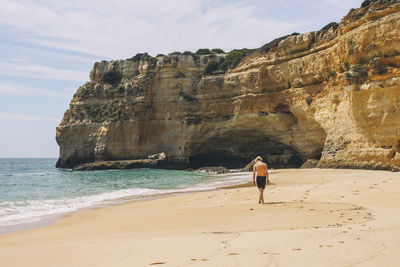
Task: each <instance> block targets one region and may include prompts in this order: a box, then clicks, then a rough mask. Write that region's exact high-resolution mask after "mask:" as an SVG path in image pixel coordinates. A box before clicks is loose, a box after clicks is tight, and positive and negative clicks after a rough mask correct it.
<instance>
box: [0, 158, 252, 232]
mask: <svg viewBox="0 0 400 267" xmlns="http://www.w3.org/2000/svg"><path fill="white" fill-rule="evenodd" d="M56 160H57V159H1V158H0V232H4V231H1V229H2V228H3V229H5V228H7V227H8V228H9V227H10V226H15V225H19V224H27V223H28V224H29V223H32V222H38V221H40V220H42V219H43V218H46V217H48V216H55V215H59V214H65V213H70V212H73V211H77V210H79V209H84V208H91V207H96V206H101V205H107V204H116V203H121V202H124V201H131V200H135V199H143V198H145V197H154V196H160V195H164V194H169V193H180V192H190V191H201V190H212V189H216V188H217V187H220V186H225V185H233V184H239V183H242V182H244V178H243V176H240V175H238V176H231V175H230V176H227V175H215V174H210V173H198V172H189V171H176V170H156V169H132V170H96V171H72V170H67V169H57V168H55V163H56Z"/></svg>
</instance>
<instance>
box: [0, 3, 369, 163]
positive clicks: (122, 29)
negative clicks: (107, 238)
mask: <svg viewBox="0 0 400 267" xmlns="http://www.w3.org/2000/svg"><path fill="white" fill-rule="evenodd" d="M361 2H362V1H361V0H335V1H332V0H329V1H328V0H320V1H312V0H299V1H297V0H296V1H294V0H292V1H290V0H242V1H239V0H168V1H166V0H141V1H139V0H113V1H111V0H69V1H64V0H63V1H61V0H0V157H54V158H55V157H58V145H57V143H56V141H55V132H56V127H57V125H58V124H59V123H60V122H61V119H62V116H63V114H64V112H65V111H66V110H67V108H68V105H69V102H70V101H71V99H72V96H73V94H74V93H75V91H76V90H77V89H78V87H79V86H80V85H82V84H83V83H85V82H86V81H88V80H89V73H90V70H91V68H92V66H93V64H94V63H95V62H96V61H101V60H117V59H126V58H130V57H132V56H134V55H135V54H136V53H143V52H148V53H149V54H150V55H153V56H155V55H156V54H159V53H163V54H167V53H170V52H174V51H181V52H183V51H193V52H195V51H196V50H197V49H198V48H222V49H224V50H225V51H230V50H232V49H240V48H257V47H260V46H262V45H263V44H265V43H268V42H270V41H271V40H273V39H274V38H277V37H280V36H283V35H286V34H290V33H292V32H300V33H305V32H309V31H314V30H319V29H320V28H322V27H323V26H325V25H326V24H328V23H329V22H332V21H336V22H339V21H340V19H341V18H342V17H343V16H344V15H345V14H347V12H348V11H349V9H350V8H357V7H359V6H360V4H361Z"/></svg>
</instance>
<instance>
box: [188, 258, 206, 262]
mask: <svg viewBox="0 0 400 267" xmlns="http://www.w3.org/2000/svg"><path fill="white" fill-rule="evenodd" d="M190 260H191V261H209V259H195V258H193V259H190Z"/></svg>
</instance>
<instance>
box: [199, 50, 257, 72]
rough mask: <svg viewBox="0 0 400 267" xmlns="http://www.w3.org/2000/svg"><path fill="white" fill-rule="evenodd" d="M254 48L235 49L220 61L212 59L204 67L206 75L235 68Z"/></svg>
mask: <svg viewBox="0 0 400 267" xmlns="http://www.w3.org/2000/svg"><path fill="white" fill-rule="evenodd" d="M253 51H254V49H247V48H243V49H234V50H232V51H230V52H229V53H228V54H227V55H226V57H225V58H221V59H220V60H219V62H216V61H210V62H209V63H208V64H207V66H206V68H205V69H204V75H211V74H213V73H214V72H216V71H221V72H226V71H227V70H228V69H234V68H236V67H237V65H239V63H240V61H242V59H243V58H244V57H245V56H247V55H249V54H251V53H252V52H253Z"/></svg>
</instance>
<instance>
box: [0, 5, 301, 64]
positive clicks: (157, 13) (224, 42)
mask: <svg viewBox="0 0 400 267" xmlns="http://www.w3.org/2000/svg"><path fill="white" fill-rule="evenodd" d="M266 2H268V1H266ZM209 6H212V8H210V7H209ZM256 11H257V6H256V5H254V4H251V2H250V4H249V2H247V1H246V2H239V1H232V2H229V1H227V2H225V3H224V4H214V3H212V2H210V1H205V0H191V1H186V0H170V1H157V0H147V1H142V0H135V1H122V0H118V1H108V0H98V1H94V0H86V1H82V0H70V1H45V0H41V1H40V0H38V1H29V0H2V8H1V10H0V24H1V25H6V26H8V27H9V28H12V29H14V30H15V31H17V32H19V33H20V37H21V38H23V39H24V40H26V41H27V42H33V43H36V44H40V45H46V46H51V47H57V48H63V49H71V50H75V51H79V52H83V53H88V54H93V55H97V56H102V57H107V58H108V57H110V58H115V59H119V58H127V57H130V56H132V55H134V54H135V53H137V52H144V51H149V52H151V53H153V54H155V53H158V52H163V53H165V52H171V51H174V50H181V51H182V50H185V49H187V50H194V49H196V48H199V47H211V48H212V47H221V48H231V47H234V48H238V47H255V46H257V45H261V44H262V43H263V42H266V41H268V40H270V39H272V38H274V37H277V36H278V35H282V34H285V33H288V32H291V31H293V30H294V29H295V28H296V26H297V25H296V24H295V23H284V22H282V21H272V20H269V19H268V18H265V17H264V18H262V17H260V16H256V15H255V13H256Z"/></svg>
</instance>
